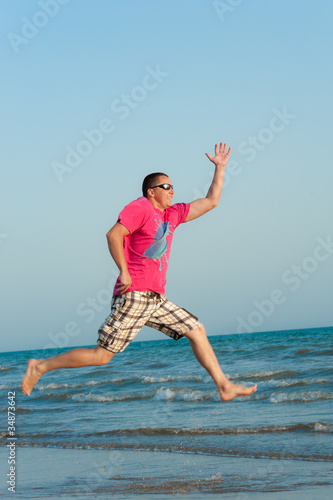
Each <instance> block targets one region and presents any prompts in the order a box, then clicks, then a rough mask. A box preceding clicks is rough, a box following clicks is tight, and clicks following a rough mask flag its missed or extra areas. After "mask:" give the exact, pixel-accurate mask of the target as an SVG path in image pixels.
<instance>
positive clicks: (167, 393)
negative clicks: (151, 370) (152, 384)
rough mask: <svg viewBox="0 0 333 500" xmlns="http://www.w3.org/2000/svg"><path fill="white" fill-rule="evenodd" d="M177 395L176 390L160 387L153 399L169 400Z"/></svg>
mask: <svg viewBox="0 0 333 500" xmlns="http://www.w3.org/2000/svg"><path fill="white" fill-rule="evenodd" d="M175 397H176V393H175V392H174V391H172V390H171V389H165V388H164V387H161V388H160V389H158V391H157V392H156V394H155V396H154V397H153V399H155V400H157V401H168V400H170V399H174V398H175Z"/></svg>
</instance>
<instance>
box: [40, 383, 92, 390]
mask: <svg viewBox="0 0 333 500" xmlns="http://www.w3.org/2000/svg"><path fill="white" fill-rule="evenodd" d="M74 387H82V384H56V383H50V384H47V385H38V386H37V387H36V389H37V390H38V391H48V390H49V389H68V388H74Z"/></svg>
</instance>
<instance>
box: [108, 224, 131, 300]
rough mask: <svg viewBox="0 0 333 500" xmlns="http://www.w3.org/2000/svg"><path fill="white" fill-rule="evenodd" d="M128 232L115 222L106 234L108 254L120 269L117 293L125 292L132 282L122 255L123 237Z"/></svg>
mask: <svg viewBox="0 0 333 500" xmlns="http://www.w3.org/2000/svg"><path fill="white" fill-rule="evenodd" d="M128 234H130V232H129V230H128V229H127V228H126V227H125V226H123V225H122V224H120V223H119V222H117V223H116V224H115V225H114V226H113V227H112V228H111V229H110V231H109V232H108V233H107V235H106V238H107V240H108V246H109V250H110V254H111V255H112V258H113V260H114V261H115V263H116V265H117V267H118V269H119V271H120V274H119V279H120V283H118V284H117V285H116V289H117V292H119V293H125V292H126V290H128V288H129V287H130V286H131V284H132V279H131V276H130V274H129V272H128V268H127V262H126V259H125V255H124V237H125V236H127V235H128Z"/></svg>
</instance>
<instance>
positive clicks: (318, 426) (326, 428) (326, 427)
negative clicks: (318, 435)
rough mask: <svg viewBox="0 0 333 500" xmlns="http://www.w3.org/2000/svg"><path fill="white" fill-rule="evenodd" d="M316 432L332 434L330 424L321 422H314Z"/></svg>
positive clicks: (332, 428)
mask: <svg viewBox="0 0 333 500" xmlns="http://www.w3.org/2000/svg"><path fill="white" fill-rule="evenodd" d="M314 430H315V431H316V432H330V433H331V432H333V425H332V424H325V423H323V422H316V423H315V426H314Z"/></svg>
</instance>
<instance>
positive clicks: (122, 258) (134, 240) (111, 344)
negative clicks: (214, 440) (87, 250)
mask: <svg viewBox="0 0 333 500" xmlns="http://www.w3.org/2000/svg"><path fill="white" fill-rule="evenodd" d="M230 151H231V148H229V149H228V151H227V145H226V144H223V143H222V142H221V143H220V146H218V145H217V144H216V145H215V156H214V157H212V156H211V155H210V154H208V153H206V156H207V157H208V159H209V160H210V161H211V162H212V163H214V165H215V173H214V177H213V181H212V183H211V186H210V188H209V190H208V193H207V196H206V197H205V198H200V199H198V200H195V201H193V202H192V203H176V204H174V205H172V198H173V195H174V190H173V185H172V182H171V180H170V179H169V177H168V176H167V175H166V174H164V173H161V172H157V173H153V174H149V175H147V177H145V179H144V181H143V185H142V194H143V196H142V197H140V198H138V199H137V200H135V201H133V202H131V203H130V204H129V205H127V206H126V207H125V208H124V209H123V210H122V211H121V212H120V214H119V217H118V220H117V222H116V224H115V225H114V226H113V227H112V228H111V229H110V231H109V232H108V233H107V241H108V245H109V249H110V253H111V255H112V258H113V259H114V261H115V263H116V265H117V267H118V269H119V277H118V279H117V282H116V284H115V288H114V291H113V298H112V302H111V313H110V315H109V316H108V318H107V319H106V320H105V322H104V323H103V324H102V325H101V327H100V328H99V330H98V341H97V345H96V346H95V347H93V348H90V349H89V348H77V349H72V350H71V351H67V352H64V353H62V354H59V355H57V356H54V357H52V358H46V359H40V360H36V359H30V360H29V362H28V366H27V370H26V373H25V375H24V377H23V380H22V390H23V392H24V393H25V394H27V395H28V396H30V394H31V391H32V389H33V387H34V385H35V384H36V382H37V381H38V380H39V378H40V377H41V376H42V375H44V373H47V372H49V371H51V370H58V369H59V368H78V367H81V366H98V365H105V364H107V363H108V362H109V361H110V360H111V358H113V356H114V355H115V354H116V353H118V352H122V351H124V349H125V348H126V347H127V346H128V344H129V343H130V342H131V341H132V340H133V339H134V337H135V335H136V334H137V333H138V332H139V330H140V329H141V328H142V327H143V325H147V326H150V327H152V328H155V329H157V330H160V331H161V332H163V333H165V334H166V335H168V336H169V337H172V338H173V339H175V340H178V339H180V338H181V337H187V338H188V339H189V341H190V344H191V347H192V350H193V352H194V354H195V356H196V358H197V360H198V361H199V363H200V364H201V365H202V366H203V367H204V368H205V369H206V370H207V372H208V373H209V374H210V376H211V377H212V379H213V380H214V382H215V384H216V386H217V388H218V390H219V393H220V397H221V399H222V401H228V400H230V399H232V398H235V397H240V396H248V395H250V394H252V393H253V392H255V391H256V389H257V386H256V385H253V386H251V387H245V386H242V385H237V384H233V383H232V382H230V380H228V378H227V377H226V376H225V375H224V373H223V371H222V370H221V368H220V366H219V363H218V361H217V358H216V356H215V353H214V351H213V349H212V347H211V345H210V343H209V341H208V338H207V335H206V332H205V329H204V327H203V325H202V324H201V323H200V322H199V321H198V318H197V317H196V316H194V315H193V314H191V313H189V312H188V311H186V310H185V309H183V308H181V307H179V306H177V305H175V304H173V303H172V302H170V301H169V300H167V298H166V297H165V295H164V287H165V284H166V272H167V267H168V261H169V254H170V248H171V242H172V239H173V233H174V231H175V229H176V227H177V226H178V225H179V224H182V223H183V222H188V221H191V220H193V219H197V218H198V217H200V216H201V215H204V214H205V213H206V212H208V211H209V210H211V209H213V208H215V207H217V205H218V203H219V200H220V196H221V192H222V185H223V178H224V171H225V167H226V165H227V162H228V159H229V155H230Z"/></svg>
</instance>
